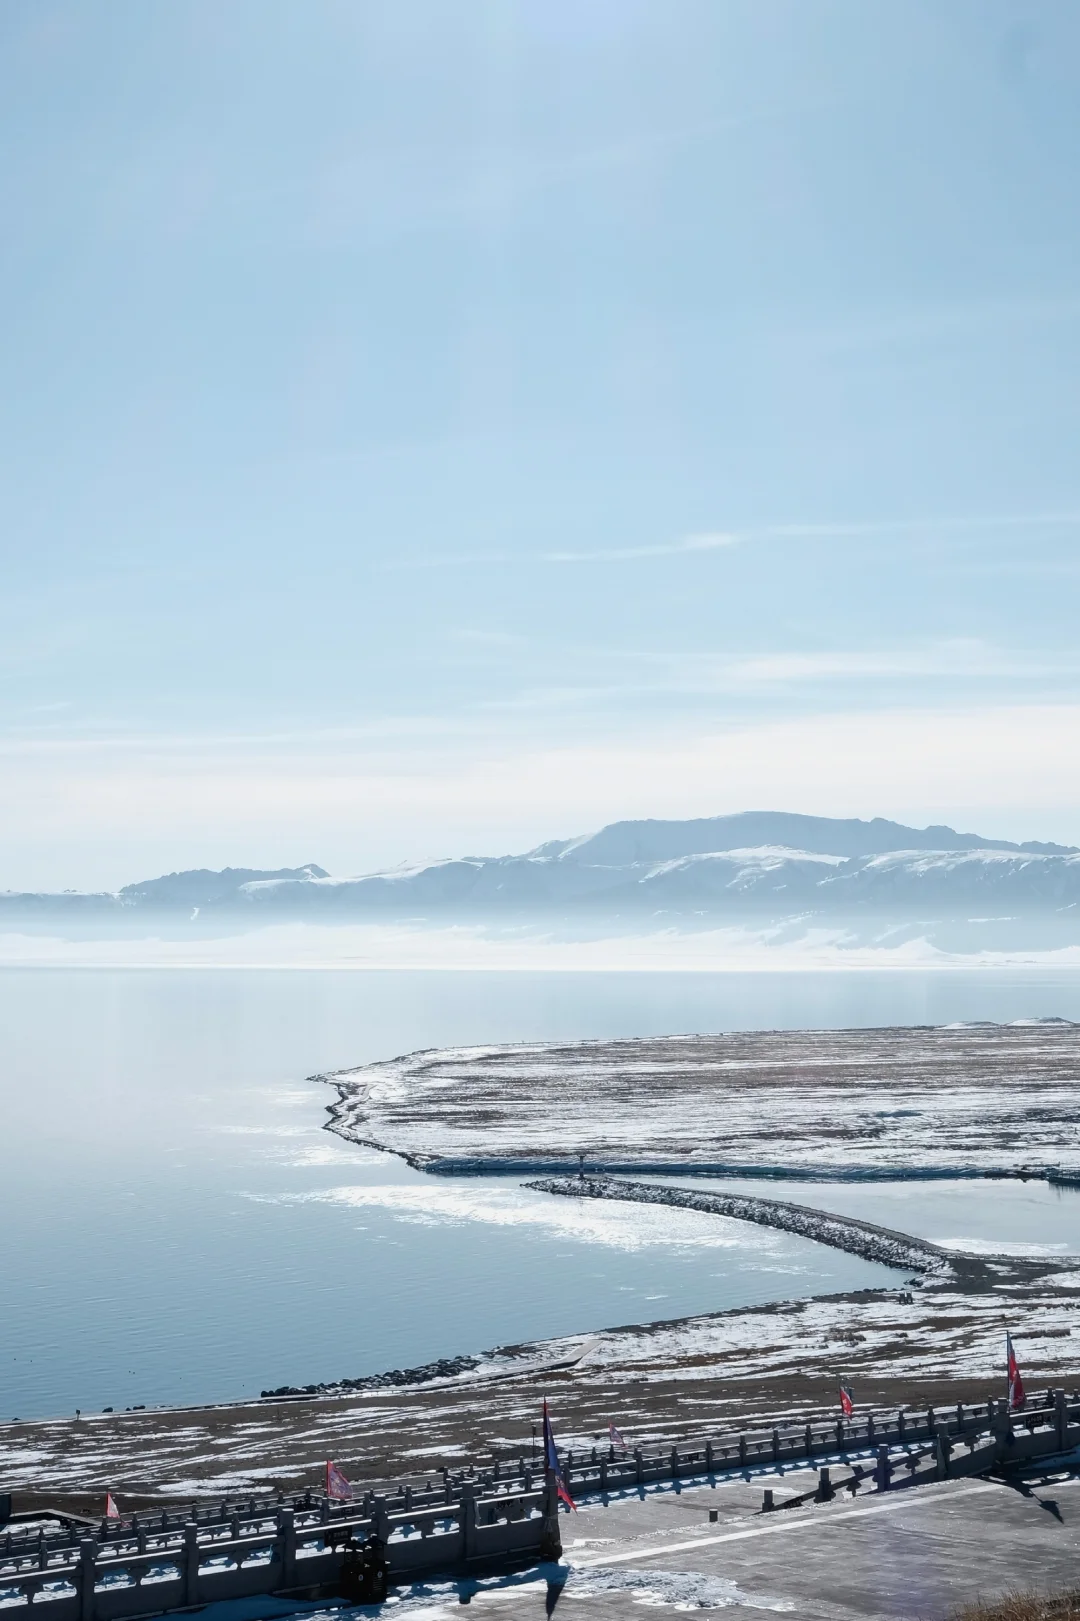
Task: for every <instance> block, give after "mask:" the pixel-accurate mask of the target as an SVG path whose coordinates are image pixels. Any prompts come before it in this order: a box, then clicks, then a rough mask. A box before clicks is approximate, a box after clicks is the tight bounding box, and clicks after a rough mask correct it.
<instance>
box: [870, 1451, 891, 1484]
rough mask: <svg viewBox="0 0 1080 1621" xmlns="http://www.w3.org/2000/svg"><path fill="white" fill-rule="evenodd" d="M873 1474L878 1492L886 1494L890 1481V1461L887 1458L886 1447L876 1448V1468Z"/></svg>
mask: <svg viewBox="0 0 1080 1621" xmlns="http://www.w3.org/2000/svg"><path fill="white" fill-rule="evenodd" d="M874 1473H875V1474H876V1475H877V1488H878V1491H879V1492H887V1491H888V1489H889V1482H890V1480H891V1479H892V1459H891V1458H890V1457H889V1449H888V1447H878V1451H877V1468H876V1470H875V1471H874Z"/></svg>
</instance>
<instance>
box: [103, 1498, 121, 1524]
mask: <svg viewBox="0 0 1080 1621" xmlns="http://www.w3.org/2000/svg"><path fill="white" fill-rule="evenodd" d="M105 1518H106V1519H107V1520H118V1519H119V1518H120V1510H119V1509H118V1508H117V1506H116V1500H115V1498H114V1497H113V1494H112V1492H106V1493H105Z"/></svg>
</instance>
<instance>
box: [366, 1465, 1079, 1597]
mask: <svg viewBox="0 0 1080 1621" xmlns="http://www.w3.org/2000/svg"><path fill="white" fill-rule="evenodd" d="M814 1478H815V1477H814V1476H813V1475H812V1474H811V1473H809V1472H797V1473H796V1472H792V1473H790V1474H788V1475H786V1476H785V1477H783V1479H780V1478H779V1477H777V1476H775V1475H773V1476H759V1477H756V1478H755V1479H754V1480H753V1481H752V1482H747V1481H745V1480H740V1481H737V1482H734V1483H728V1484H722V1485H719V1484H718V1485H717V1486H715V1487H710V1486H708V1485H707V1484H700V1485H697V1484H691V1485H685V1486H683V1487H682V1489H681V1490H679V1491H676V1490H674V1489H673V1488H670V1487H669V1488H665V1489H662V1490H649V1491H647V1492H646V1493H645V1495H644V1496H643V1497H639V1496H637V1495H628V1496H627V1497H625V1498H623V1499H621V1500H615V1501H612V1502H610V1503H609V1504H608V1505H607V1506H606V1507H605V1506H604V1505H602V1504H600V1503H595V1504H588V1505H585V1506H583V1507H582V1509H581V1510H580V1511H579V1513H578V1514H577V1515H570V1516H564V1518H563V1522H562V1523H563V1543H564V1558H563V1560H562V1561H561V1562H560V1564H559V1565H558V1566H546V1567H540V1568H539V1569H533V1570H531V1571H527V1572H523V1573H520V1574H517V1575H514V1576H509V1577H501V1578H492V1579H490V1580H485V1581H481V1582H464V1583H460V1584H453V1583H451V1584H441V1583H433V1584H431V1585H430V1586H428V1587H426V1588H424V1589H423V1590H414V1592H413V1593H410V1594H407V1595H406V1594H405V1593H402V1592H400V1590H399V1597H398V1602H397V1603H396V1604H394V1606H393V1611H394V1613H395V1614H398V1615H402V1616H406V1615H407V1616H410V1617H411V1618H412V1621H421V1618H422V1621H448V1618H449V1617H451V1616H455V1615H460V1614H461V1612H462V1607H463V1606H467V1607H468V1608H469V1611H470V1613H471V1614H473V1615H475V1616H476V1617H477V1618H478V1621H479V1618H480V1617H491V1618H492V1621H495V1618H499V1621H516V1618H518V1617H521V1621H534V1618H537V1621H538V1618H540V1617H544V1616H549V1615H556V1616H558V1617H559V1621H578V1618H579V1617H580V1618H581V1621H585V1618H586V1617H587V1618H589V1621H614V1618H615V1617H621V1618H624V1621H625V1618H626V1617H627V1616H630V1615H633V1614H635V1613H643V1612H644V1610H647V1609H656V1610H660V1611H663V1610H665V1609H666V1610H668V1611H669V1613H671V1614H672V1615H674V1614H677V1613H679V1612H680V1611H681V1612H683V1613H685V1611H687V1610H694V1611H698V1612H699V1613H708V1612H709V1611H710V1610H716V1611H719V1610H721V1609H729V1608H731V1607H733V1606H735V1607H738V1606H745V1607H748V1608H752V1609H754V1610H766V1611H768V1610H772V1611H773V1612H774V1613H782V1614H788V1615H795V1616H798V1617H800V1618H802V1617H806V1618H807V1621H871V1618H881V1621H934V1618H938V1617H942V1618H943V1617H945V1616H947V1615H948V1614H949V1612H950V1611H951V1610H952V1609H953V1608H954V1607H955V1606H957V1605H959V1604H962V1603H964V1602H966V1601H968V1600H971V1599H975V1598H986V1597H991V1596H995V1595H998V1594H1001V1593H1004V1592H1006V1591H1009V1590H1012V1589H1017V1588H1045V1589H1052V1588H1067V1587H1072V1586H1077V1587H1080V1481H1078V1480H1076V1479H1074V1478H1072V1477H1068V1476H1061V1475H1058V1476H1054V1477H1043V1478H1033V1479H1032V1480H1031V1481H1030V1482H1028V1483H1026V1484H1024V1485H1023V1486H1021V1487H1019V1488H1018V1487H1015V1486H1007V1485H1003V1484H1000V1483H997V1482H989V1481H983V1480H970V1481H955V1482H952V1481H942V1482H940V1483H935V1484H931V1485H925V1486H919V1487H917V1488H912V1489H901V1490H899V1491H895V1492H890V1493H887V1494H886V1495H884V1496H879V1495H877V1494H875V1493H873V1492H866V1493H863V1494H860V1496H858V1497H856V1498H855V1499H852V1498H850V1497H849V1496H847V1494H844V1495H843V1496H842V1497H837V1498H836V1499H835V1500H834V1501H833V1502H831V1503H825V1504H813V1505H809V1506H807V1507H804V1508H795V1509H790V1510H787V1511H785V1512H781V1513H776V1514H773V1515H762V1514H761V1513H760V1512H759V1511H760V1507H761V1497H762V1486H763V1485H764V1484H770V1485H772V1486H773V1489H774V1491H775V1494H776V1497H777V1500H778V1501H781V1500H783V1498H784V1497H786V1496H787V1495H789V1494H791V1495H794V1494H795V1493H797V1492H799V1491H803V1490H807V1489H808V1488H809V1487H810V1486H812V1484H813V1482H814ZM710 1509H711V1510H715V1511H716V1513H717V1520H716V1522H715V1523H713V1522H711V1521H710V1519H709V1511H710ZM639 1606H640V1607H641V1608H639Z"/></svg>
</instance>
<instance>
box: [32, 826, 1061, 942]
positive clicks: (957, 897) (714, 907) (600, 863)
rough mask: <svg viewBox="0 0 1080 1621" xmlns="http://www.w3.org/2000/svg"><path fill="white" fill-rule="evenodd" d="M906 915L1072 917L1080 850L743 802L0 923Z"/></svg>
mask: <svg viewBox="0 0 1080 1621" xmlns="http://www.w3.org/2000/svg"><path fill="white" fill-rule="evenodd" d="M553 910H562V911H564V912H565V913H566V914H567V915H570V916H581V915H583V914H587V913H590V912H591V913H597V914H604V915H609V914H610V915H612V916H616V917H623V916H641V915H642V914H644V915H646V916H654V917H656V916H659V917H664V916H670V917H672V918H679V917H684V918H695V919H699V918H702V917H706V916H708V917H724V916H727V917H731V918H736V919H737V918H741V917H756V918H761V917H763V916H764V917H770V918H773V917H775V918H786V917H792V916H795V915H798V916H800V917H802V918H804V919H805V918H807V917H815V916H822V917H834V918H835V917H837V916H848V915H851V916H857V915H859V914H865V913H871V914H874V915H879V916H882V917H885V918H890V917H896V918H909V917H912V916H926V915H933V916H945V917H958V918H960V917H967V916H969V915H970V914H971V913H972V911H973V910H974V911H976V912H978V913H980V914H991V915H990V917H989V918H982V919H981V921H1008V918H1007V917H1006V918H1004V919H1002V918H1000V917H995V914H1000V913H1003V912H1004V913H1007V914H1008V915H1009V916H1012V915H1014V914H1026V915H1043V916H1045V915H1055V916H1063V917H1069V916H1072V915H1075V917H1076V919H1077V921H1078V926H1080V850H1078V849H1077V848H1076V847H1075V846H1071V845H1060V844H1046V843H1040V842H1037V841H1034V840H1030V841H1028V842H1026V843H1023V844H1014V843H1012V842H1010V841H1008V840H1005V839H987V838H984V837H982V836H981V835H980V834H976V833H957V832H956V831H955V830H954V829H953V828H949V827H927V828H912V827H905V826H903V825H902V824H901V823H898V822H891V821H887V820H885V819H884V818H881V817H875V818H874V819H873V820H872V821H860V820H857V819H838V818H832V817H822V816H802V815H798V814H796V813H792V812H786V811H744V812H740V813H738V814H736V815H732V816H715V817H707V818H700V819H697V820H692V821H657V820H648V821H623V822H612V823H610V824H609V825H608V826H607V827H603V828H601V829H600V830H599V832H597V833H592V834H588V835H585V836H582V837H580V838H574V839H557V840H551V841H549V842H547V843H545V844H541V845H538V846H537V847H536V848H535V849H533V850H529V851H526V852H525V853H524V854H523V855H508V856H468V857H462V858H460V859H454V860H446V861H437V862H432V863H429V864H427V865H423V866H416V867H402V868H398V869H394V870H392V871H388V872H377V873H370V874H367V875H363V876H360V877H356V878H334V877H331V876H330V875H329V874H328V873H327V872H326V871H325V869H324V868H322V867H319V866H316V865H315V864H314V863H313V862H311V863H308V864H307V865H305V866H302V867H284V868H278V869H276V870H273V871H264V870H261V869H256V868H246V867H226V868H225V869H224V870H223V871H221V872H212V871H208V870H206V869H200V870H197V871H188V872H175V873H169V874H167V875H164V876H162V877H159V878H152V879H148V880H145V881H142V882H139V883H134V884H128V885H125V887H124V888H123V889H121V890H120V891H119V892H118V893H116V894H71V893H67V894H63V895H55V894H13V893H8V894H3V895H0V919H3V918H4V917H7V918H9V919H14V918H16V917H18V918H37V919H41V920H43V921H45V920H50V919H56V920H60V919H64V918H67V919H77V918H83V919H88V920H89V919H106V918H114V919H117V920H122V919H124V918H130V917H132V916H146V917H148V918H149V917H162V916H164V917H168V916H172V917H176V918H180V917H187V918H190V919H192V920H194V919H195V918H197V917H198V918H203V919H204V920H205V919H212V918H215V917H220V918H222V919H225V918H231V917H242V918H246V919H248V920H249V921H266V922H269V921H271V920H272V919H282V918H287V919H297V920H311V921H321V922H340V921H345V920H347V919H350V918H372V917H387V916H390V915H393V916H398V917H406V918H409V919H412V920H418V921H419V920H424V919H427V918H430V919H432V920H435V919H439V920H442V921H446V920H447V919H450V918H456V917H462V918H471V917H483V916H490V915H493V914H495V915H498V914H509V915H533V914H537V913H540V914H550V913H551V912H552V911H553Z"/></svg>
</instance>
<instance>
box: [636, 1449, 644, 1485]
mask: <svg viewBox="0 0 1080 1621" xmlns="http://www.w3.org/2000/svg"><path fill="white" fill-rule="evenodd" d="M634 1479H635V1480H636V1482H637V1484H638V1485H639V1486H643V1485H644V1484H645V1460H644V1459H643V1458H642V1456H641V1448H640V1447H635V1448H634Z"/></svg>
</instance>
